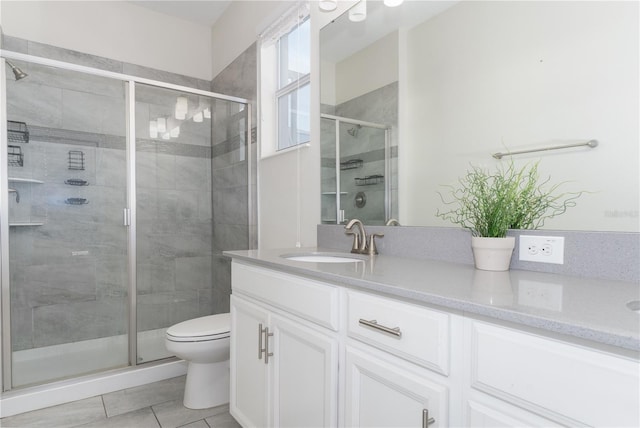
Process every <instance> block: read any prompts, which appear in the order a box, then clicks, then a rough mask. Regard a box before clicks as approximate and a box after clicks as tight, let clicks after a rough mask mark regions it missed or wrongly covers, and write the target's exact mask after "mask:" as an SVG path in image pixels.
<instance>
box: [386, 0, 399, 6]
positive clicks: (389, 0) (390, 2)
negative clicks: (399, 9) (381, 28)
mask: <svg viewBox="0 0 640 428" xmlns="http://www.w3.org/2000/svg"><path fill="white" fill-rule="evenodd" d="M403 1H404V0H384V5H385V6H388V7H396V6H400V5H401V4H402V2H403Z"/></svg>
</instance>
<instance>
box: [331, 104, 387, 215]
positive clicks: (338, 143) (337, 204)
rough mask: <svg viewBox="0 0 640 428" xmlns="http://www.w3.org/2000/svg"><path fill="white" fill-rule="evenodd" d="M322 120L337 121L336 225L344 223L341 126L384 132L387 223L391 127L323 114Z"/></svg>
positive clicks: (385, 211)
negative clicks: (341, 186)
mask: <svg viewBox="0 0 640 428" xmlns="http://www.w3.org/2000/svg"><path fill="white" fill-rule="evenodd" d="M320 118H321V119H329V120H333V121H335V125H336V126H335V139H336V224H341V223H342V222H343V221H344V218H342V217H344V216H343V215H341V214H342V213H341V211H342V210H341V206H340V124H341V123H348V124H351V125H359V126H366V127H369V128H375V129H381V130H384V177H385V180H384V215H385V221H387V220H388V219H390V218H391V126H389V125H382V124H379V123H374V122H366V121H364V120H358V119H350V118H348V117H342V116H334V115H331V114H324V113H323V114H321V115H320Z"/></svg>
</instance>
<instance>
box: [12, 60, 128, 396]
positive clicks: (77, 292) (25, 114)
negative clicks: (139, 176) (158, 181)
mask: <svg viewBox="0 0 640 428" xmlns="http://www.w3.org/2000/svg"><path fill="white" fill-rule="evenodd" d="M13 63H14V64H15V65H16V66H18V67H19V68H20V69H22V70H23V71H24V72H26V73H27V75H28V76H27V77H25V78H22V79H20V80H18V81H16V80H15V79H14V77H13V76H12V75H8V76H7V78H6V105H7V108H6V112H7V119H8V144H7V147H6V148H5V150H7V159H8V162H7V163H8V164H7V165H3V166H2V167H3V168H5V167H6V168H7V174H8V187H9V195H8V196H9V197H8V207H7V208H8V221H9V251H8V252H9V264H8V265H9V294H10V307H11V310H10V326H11V355H12V372H11V381H12V382H11V387H13V388H15V387H21V386H25V385H31V384H38V383H43V382H46V381H51V380H56V379H61V378H67V377H75V376H78V375H80V374H85V373H91V372H95V371H102V370H105V369H108V368H115V367H120V366H126V365H127V364H128V353H127V350H128V341H127V334H126V333H127V316H128V310H127V266H128V259H127V229H126V227H125V226H124V225H123V208H124V207H126V197H127V193H126V156H125V152H126V141H125V135H126V125H125V118H126V109H125V105H126V104H125V90H126V89H125V84H124V83H123V82H121V81H117V80H112V79H108V78H105V77H98V76H93V75H88V74H84V73H80V72H74V71H68V70H62V69H58V68H53V67H48V66H43V65H37V64H33V63H27V62H23V61H13ZM4 288H5V284H3V296H5V297H6V292H5V290H4ZM5 320H6V318H5ZM5 343H6V342H5Z"/></svg>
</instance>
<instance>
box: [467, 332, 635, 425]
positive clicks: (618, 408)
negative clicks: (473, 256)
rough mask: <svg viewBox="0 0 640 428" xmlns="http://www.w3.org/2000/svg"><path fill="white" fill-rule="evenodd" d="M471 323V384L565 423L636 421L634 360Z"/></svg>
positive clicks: (601, 423)
mask: <svg viewBox="0 0 640 428" xmlns="http://www.w3.org/2000/svg"><path fill="white" fill-rule="evenodd" d="M469 322H470V323H471V338H472V343H471V362H472V363H471V386H472V387H474V388H476V389H478V390H481V391H484V392H487V393H489V394H492V395H494V396H497V397H499V398H501V399H503V400H505V401H508V402H511V403H514V404H516V405H518V406H520V407H523V408H526V409H529V410H531V411H533V412H535V413H538V414H540V415H542V416H544V417H548V418H550V419H552V420H556V421H559V422H560V423H562V424H566V425H572V426H575V425H583V424H586V425H591V426H616V427H620V426H636V427H637V426H640V420H639V419H640V418H639V415H638V402H640V401H639V400H640V397H639V386H640V383H639V379H640V377H639V370H640V366H639V365H638V362H637V361H632V360H630V359H626V358H622V357H617V356H613V355H610V354H606V353H604V352H599V351H597V350H591V349H586V348H582V347H579V346H575V345H571V344H567V343H561V342H558V341H555V340H552V339H549V338H546V337H542V336H537V335H534V334H529V333H523V332H520V331H515V330H511V329H508V328H504V327H499V326H494V325H490V324H484V323H480V322H476V321H469Z"/></svg>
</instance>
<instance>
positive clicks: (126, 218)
mask: <svg viewBox="0 0 640 428" xmlns="http://www.w3.org/2000/svg"><path fill="white" fill-rule="evenodd" d="M122 223H123V224H124V225H125V226H131V210H130V209H129V208H124V209H123V210H122Z"/></svg>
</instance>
